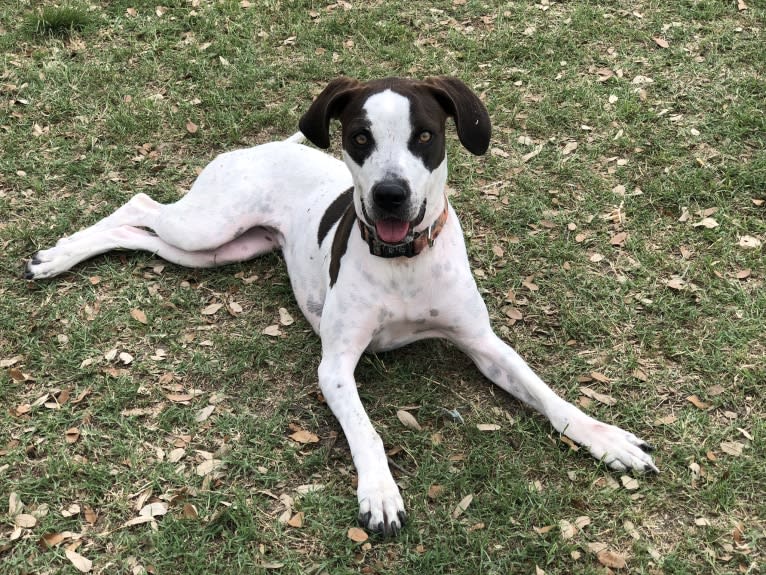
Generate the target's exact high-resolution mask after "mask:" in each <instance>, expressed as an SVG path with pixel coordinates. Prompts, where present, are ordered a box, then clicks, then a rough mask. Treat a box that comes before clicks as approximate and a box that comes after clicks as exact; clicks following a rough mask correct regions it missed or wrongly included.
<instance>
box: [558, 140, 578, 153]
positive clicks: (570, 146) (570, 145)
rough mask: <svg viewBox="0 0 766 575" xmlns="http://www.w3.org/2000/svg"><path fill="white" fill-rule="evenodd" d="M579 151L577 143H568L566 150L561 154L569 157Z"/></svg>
mask: <svg viewBox="0 0 766 575" xmlns="http://www.w3.org/2000/svg"><path fill="white" fill-rule="evenodd" d="M576 149H577V142H567V143H566V144H565V145H564V149H563V150H561V153H562V154H563V155H565V156H568V155H569V154H571V153H572V152H574V151H575V150H576Z"/></svg>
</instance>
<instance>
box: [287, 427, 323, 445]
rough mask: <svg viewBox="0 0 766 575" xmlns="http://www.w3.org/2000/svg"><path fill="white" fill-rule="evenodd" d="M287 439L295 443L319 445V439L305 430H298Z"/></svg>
mask: <svg viewBox="0 0 766 575" xmlns="http://www.w3.org/2000/svg"><path fill="white" fill-rule="evenodd" d="M288 437H289V438H290V439H292V440H293V441H295V442H297V443H319V437H318V436H317V435H315V434H313V433H311V432H310V431H306V430H305V429H299V430H298V431H296V432H295V433H291V434H290V435H288Z"/></svg>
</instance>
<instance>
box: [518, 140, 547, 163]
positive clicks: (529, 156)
mask: <svg viewBox="0 0 766 575" xmlns="http://www.w3.org/2000/svg"><path fill="white" fill-rule="evenodd" d="M542 151H543V145H542V144H540V145H539V146H537V147H536V148H535V149H534V150H532V151H531V152H529V153H528V154H524V155H523V156H521V161H522V162H523V163H525V164H526V163H527V162H528V161H529V160H531V159H532V158H534V157H536V156H537V155H539V154H540V152H542Z"/></svg>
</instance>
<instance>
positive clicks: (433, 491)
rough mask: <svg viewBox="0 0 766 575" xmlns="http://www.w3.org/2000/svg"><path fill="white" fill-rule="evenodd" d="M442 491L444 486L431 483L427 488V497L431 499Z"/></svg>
mask: <svg viewBox="0 0 766 575" xmlns="http://www.w3.org/2000/svg"><path fill="white" fill-rule="evenodd" d="M442 493H444V487H442V486H441V485H431V487H429V488H428V498H429V499H431V500H434V499H436V498H437V497H439V496H440V495H441V494H442Z"/></svg>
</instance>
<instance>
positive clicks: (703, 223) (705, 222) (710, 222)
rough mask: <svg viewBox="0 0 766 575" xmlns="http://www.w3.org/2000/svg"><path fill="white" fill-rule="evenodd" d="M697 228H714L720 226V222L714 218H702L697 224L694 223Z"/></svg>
mask: <svg viewBox="0 0 766 575" xmlns="http://www.w3.org/2000/svg"><path fill="white" fill-rule="evenodd" d="M692 225H693V226H694V227H695V228H700V227H702V228H707V229H709V230H710V229H713V228H717V227H718V226H719V223H718V222H717V221H716V220H715V219H714V218H702V219H701V220H700V221H698V222H697V223H696V224H692Z"/></svg>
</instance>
